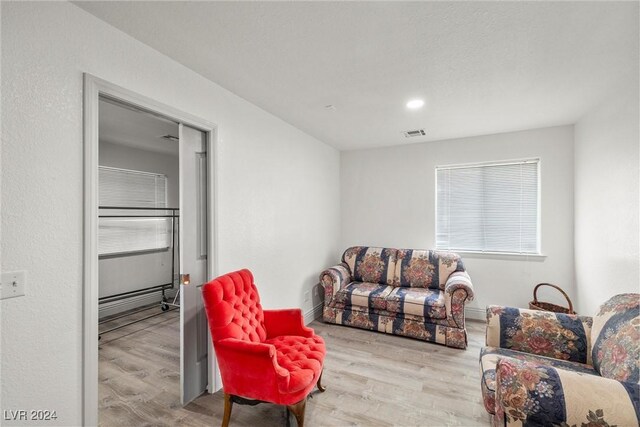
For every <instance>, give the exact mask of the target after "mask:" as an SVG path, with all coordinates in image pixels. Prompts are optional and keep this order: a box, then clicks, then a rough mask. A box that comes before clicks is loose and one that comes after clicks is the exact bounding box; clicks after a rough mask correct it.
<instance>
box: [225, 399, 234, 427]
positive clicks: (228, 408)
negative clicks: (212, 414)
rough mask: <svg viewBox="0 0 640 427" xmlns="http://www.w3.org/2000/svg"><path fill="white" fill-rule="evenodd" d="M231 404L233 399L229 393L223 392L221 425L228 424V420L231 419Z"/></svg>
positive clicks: (226, 425) (226, 426)
mask: <svg viewBox="0 0 640 427" xmlns="http://www.w3.org/2000/svg"><path fill="white" fill-rule="evenodd" d="M232 406H233V401H232V400H231V395H230V394H227V393H225V394H224V416H223V417H222V427H228V426H229V420H230V419H231V407H232Z"/></svg>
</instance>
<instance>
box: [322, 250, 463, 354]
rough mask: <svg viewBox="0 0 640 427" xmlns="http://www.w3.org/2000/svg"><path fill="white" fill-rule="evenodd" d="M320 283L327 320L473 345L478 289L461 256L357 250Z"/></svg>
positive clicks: (458, 345)
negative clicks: (469, 309)
mask: <svg viewBox="0 0 640 427" xmlns="http://www.w3.org/2000/svg"><path fill="white" fill-rule="evenodd" d="M320 283H322V285H323V286H324V295H325V297H324V310H323V319H324V321H325V322H329V323H336V324H340V325H347V326H354V327H357V328H362V329H369V330H375V331H380V332H386V333H390V334H396V335H404V336H407V337H412V338H418V339H421V340H424V341H432V342H436V343H439V344H444V345H447V346H449V347H455V348H466V347H467V332H466V329H465V319H464V304H465V301H467V300H470V299H472V298H473V285H472V284H471V280H470V278H469V275H468V274H467V272H466V271H465V269H464V265H463V264H462V260H461V259H460V257H459V256H458V255H457V254H455V253H452V252H440V251H429V250H417V249H393V248H375V247H366V246H356V247H352V248H349V249H347V250H346V251H345V252H344V254H343V255H342V263H341V264H340V265H336V266H334V267H331V268H328V269H327V270H325V271H323V272H322V274H320Z"/></svg>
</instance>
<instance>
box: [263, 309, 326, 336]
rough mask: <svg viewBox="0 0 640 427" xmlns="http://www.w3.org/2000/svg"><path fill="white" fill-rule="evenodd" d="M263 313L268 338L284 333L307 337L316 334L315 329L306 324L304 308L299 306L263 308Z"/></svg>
mask: <svg viewBox="0 0 640 427" xmlns="http://www.w3.org/2000/svg"><path fill="white" fill-rule="evenodd" d="M263 313H264V328H265V329H266V330H267V339H269V338H274V337H279V336H282V335H297V336H301V337H307V338H310V337H312V336H313V335H314V332H313V329H311V328H307V327H306V326H305V325H304V320H303V317H302V310H300V309H299V308H293V309H284V310H263Z"/></svg>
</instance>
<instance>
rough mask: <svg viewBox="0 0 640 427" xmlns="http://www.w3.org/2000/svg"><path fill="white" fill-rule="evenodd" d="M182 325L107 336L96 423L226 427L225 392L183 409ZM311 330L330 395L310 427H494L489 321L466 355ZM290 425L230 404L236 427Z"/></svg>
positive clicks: (280, 412)
mask: <svg viewBox="0 0 640 427" xmlns="http://www.w3.org/2000/svg"><path fill="white" fill-rule="evenodd" d="M116 322H123V320H118V321H116ZM178 322H179V313H178V311H175V312H170V313H165V314H164V315H162V316H159V317H156V318H153V319H149V320H145V321H143V322H140V323H138V324H136V325H132V326H128V327H126V328H123V329H120V330H118V331H114V332H109V333H107V334H103V335H102V340H101V341H100V352H99V353H100V374H99V393H100V401H99V407H100V413H99V418H100V425H102V426H218V425H220V421H221V419H222V410H223V397H222V393H221V392H217V393H215V394H213V395H209V394H205V395H203V396H201V397H199V398H198V399H196V400H195V401H194V402H192V403H190V404H189V405H187V406H186V407H184V408H183V407H181V405H180V386H179V379H180V377H179V376H180V369H179V340H180V332H179V325H178ZM110 326H111V325H108V324H107V325H102V329H103V330H104V328H108V327H110ZM310 326H311V327H313V328H314V329H315V330H316V333H318V334H320V335H321V336H323V337H324V339H325V341H326V344H327V357H326V360H325V369H324V375H323V383H324V385H326V386H327V391H326V392H325V393H318V392H317V391H316V392H314V393H313V394H312V395H311V398H310V399H309V400H308V402H307V409H306V417H305V423H306V425H307V426H309V427H313V426H367V427H368V426H391V425H396V426H476V425H481V426H488V425H490V419H489V415H488V414H487V413H486V412H485V410H484V408H483V406H482V400H481V395H480V379H479V372H478V354H479V351H480V347H481V346H482V345H483V344H484V324H483V323H480V322H468V326H467V328H468V331H469V335H470V336H469V347H468V348H467V350H456V349H451V348H447V347H444V346H440V345H437V344H430V343H425V342H422V341H418V340H413V339H409V338H403V337H397V336H392V335H386V334H381V333H376V332H369V331H364V330H360V329H354V328H348V327H344V326H337V325H329V324H324V323H323V322H322V321H315V322H313V323H312V324H311V325H310ZM292 420H293V418H292ZM285 423H286V420H285V412H284V409H283V408H282V407H279V406H275V405H270V404H260V405H258V406H253V407H250V406H241V405H234V407H233V412H232V414H231V426H252V427H253V426H284V425H285ZM292 425H293V426H295V420H293V421H292Z"/></svg>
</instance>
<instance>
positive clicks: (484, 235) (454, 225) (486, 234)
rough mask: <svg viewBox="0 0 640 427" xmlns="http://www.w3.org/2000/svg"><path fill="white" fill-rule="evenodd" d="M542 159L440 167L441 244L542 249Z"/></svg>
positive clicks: (438, 213)
mask: <svg viewBox="0 0 640 427" xmlns="http://www.w3.org/2000/svg"><path fill="white" fill-rule="evenodd" d="M538 174H539V160H537V159H536V160H526V161H517V162H509V163H493V164H483V165H473V166H450V167H447V166H445V167H437V168H436V189H437V190H436V191H437V194H436V248H438V249H450V250H463V251H473V252H503V253H520V254H538V253H539V252H540V242H539V238H538V236H539V229H538V227H539V226H538V209H539V200H538Z"/></svg>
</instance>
